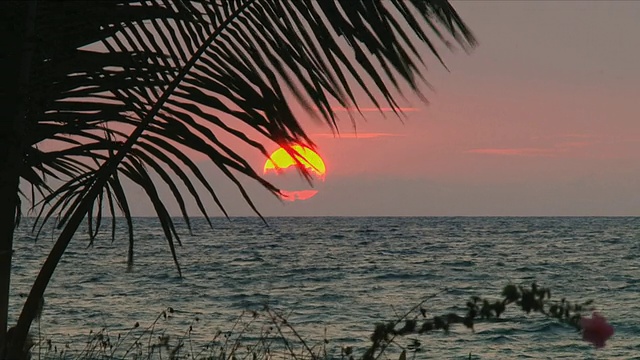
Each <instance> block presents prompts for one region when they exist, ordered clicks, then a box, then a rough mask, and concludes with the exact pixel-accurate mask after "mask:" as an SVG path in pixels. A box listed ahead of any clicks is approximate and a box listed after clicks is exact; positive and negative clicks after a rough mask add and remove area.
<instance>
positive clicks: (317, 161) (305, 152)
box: [264, 145, 327, 201]
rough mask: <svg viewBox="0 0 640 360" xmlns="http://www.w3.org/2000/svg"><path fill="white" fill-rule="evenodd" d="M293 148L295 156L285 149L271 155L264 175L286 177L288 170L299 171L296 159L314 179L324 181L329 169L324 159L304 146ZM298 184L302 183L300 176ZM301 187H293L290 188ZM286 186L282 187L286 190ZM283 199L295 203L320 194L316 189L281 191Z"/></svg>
mask: <svg viewBox="0 0 640 360" xmlns="http://www.w3.org/2000/svg"><path fill="white" fill-rule="evenodd" d="M291 148H292V149H293V151H294V154H293V156H292V155H290V154H289V153H288V152H287V150H285V149H284V148H279V149H278V150H276V151H274V152H273V153H271V156H269V158H268V159H267V161H266V162H265V164H264V174H265V175H269V174H271V173H275V174H276V175H278V176H281V175H286V173H287V172H289V171H288V170H297V169H296V168H297V165H298V164H297V163H296V159H294V157H295V158H297V160H298V162H299V165H300V166H304V167H305V168H306V169H307V171H308V172H309V173H310V174H311V175H312V178H317V179H320V180H321V181H324V178H325V174H326V172H327V169H326V167H325V165H324V161H323V160H322V157H320V155H318V153H317V152H315V151H314V150H313V149H311V148H309V147H307V146H302V145H293V146H291ZM297 180H298V181H297V183H299V182H300V176H297ZM291 186H293V187H300V186H299V185H291V184H289V187H291ZM284 187H286V186H281V188H284ZM280 192H281V194H282V197H283V199H284V200H287V201H295V200H307V199H310V198H312V197H313V196H315V195H316V194H317V193H318V190H315V189H302V190H284V189H281V190H280Z"/></svg>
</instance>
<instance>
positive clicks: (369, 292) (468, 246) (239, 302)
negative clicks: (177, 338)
mask: <svg viewBox="0 0 640 360" xmlns="http://www.w3.org/2000/svg"><path fill="white" fill-rule="evenodd" d="M266 222H267V224H265V223H264V222H263V221H262V220H260V219H258V218H232V219H231V220H228V219H223V218H215V219H212V224H213V228H210V227H209V225H208V224H207V222H206V221H205V219H195V220H193V222H192V228H193V234H189V232H188V230H187V228H186V226H185V225H184V223H182V222H180V221H178V224H179V226H178V231H179V233H180V234H182V236H181V241H182V246H178V247H177V249H176V251H177V257H178V260H179V263H180V266H181V269H182V274H183V277H182V278H180V277H179V276H178V272H177V270H176V268H175V266H174V264H173V260H172V257H171V253H170V251H169V246H168V244H167V242H166V240H165V238H164V235H163V232H162V228H161V227H160V225H159V223H158V221H157V220H156V219H153V218H137V219H135V246H134V251H135V263H134V267H133V270H132V271H130V272H128V271H127V262H126V256H127V248H128V236H127V232H126V228H125V227H124V226H125V223H124V221H119V222H118V223H117V231H116V236H115V239H114V240H113V241H112V239H111V232H110V228H109V225H108V224H106V226H105V228H104V230H103V231H102V232H101V233H100V234H99V236H98V238H96V239H95V241H94V243H93V245H92V246H88V245H89V239H88V235H85V234H84V233H83V232H80V233H79V234H78V235H77V236H76V237H75V238H74V240H73V242H72V243H71V245H70V246H69V248H68V250H67V252H66V254H65V255H64V257H63V259H62V261H61V263H60V264H59V266H58V268H57V270H56V272H55V274H54V277H53V279H52V280H51V283H50V285H49V287H48V289H47V292H46V295H45V307H44V312H43V314H42V318H41V320H40V321H39V322H38V323H36V324H34V327H33V328H34V330H33V331H32V333H33V334H34V337H35V338H36V341H46V340H47V339H48V340H51V341H52V343H53V344H58V345H57V346H60V349H62V348H63V346H64V345H63V344H67V346H69V351H73V349H72V348H73V347H74V346H76V347H77V345H78V344H80V345H82V344H84V342H85V341H87V339H88V338H89V334H90V333H93V334H95V333H96V332H100V331H101V330H102V329H106V330H104V331H107V332H109V333H110V334H111V335H112V336H113V337H114V338H115V337H116V336H117V335H116V334H123V333H126V331H128V330H127V329H130V328H132V326H134V324H135V323H136V322H139V324H140V325H141V328H144V327H146V326H148V325H149V324H151V323H152V322H153V321H154V319H155V318H156V317H157V316H158V314H160V313H161V312H162V311H163V309H166V308H167V307H171V308H172V309H174V310H175V311H174V313H173V314H169V315H170V317H169V319H164V318H161V319H160V320H159V322H158V324H157V326H158V327H162V326H165V328H166V327H168V330H166V331H167V333H169V332H171V331H175V332H181V334H182V335H184V334H187V333H189V331H188V328H189V326H192V331H191V332H190V333H189V334H188V336H189V338H190V339H191V340H192V341H193V344H195V345H192V346H196V347H197V346H200V345H202V344H204V343H206V342H207V341H210V340H211V339H212V338H213V337H214V336H215V332H216V331H217V330H218V329H219V330H222V331H229V330H230V329H231V328H232V327H233V324H234V323H235V321H236V320H237V319H238V317H239V316H240V315H241V314H242V312H243V311H244V310H260V309H263V308H264V306H265V305H267V306H269V308H270V309H273V310H274V311H280V312H283V313H284V314H285V315H286V317H287V319H288V323H289V324H291V325H292V326H294V327H295V329H296V330H297V332H298V333H299V334H300V336H301V337H303V338H305V339H307V341H308V342H309V343H310V344H316V343H317V342H322V340H323V339H327V340H328V341H329V342H328V344H324V345H323V346H326V347H327V348H328V349H329V350H328V351H329V353H330V354H334V355H335V356H336V357H339V356H340V348H341V347H345V346H351V347H353V349H354V351H355V353H356V355H358V354H360V355H361V354H362V351H364V349H365V348H366V346H367V345H369V344H370V340H369V336H370V335H371V333H372V330H373V329H374V326H375V324H376V323H380V322H387V321H391V320H395V319H397V318H398V317H399V316H401V315H402V314H403V313H404V312H406V311H407V310H409V309H411V308H412V307H413V306H415V305H416V304H418V303H419V302H420V301H422V300H423V299H425V298H427V297H430V296H432V295H433V294H436V293H439V292H442V291H443V290H445V289H447V291H446V292H442V293H441V294H439V295H437V296H435V297H434V298H432V299H430V300H428V301H427V302H426V303H425V304H424V306H423V307H424V308H425V309H426V310H427V313H428V316H432V315H440V314H446V313H448V312H451V311H454V312H458V313H460V314H462V315H463V314H464V311H465V309H464V306H465V303H466V301H467V300H468V299H469V298H470V297H471V296H473V295H478V296H482V297H488V298H494V299H498V298H500V291H501V289H502V287H503V286H505V285H507V284H509V283H513V284H522V285H525V286H530V284H531V283H533V282H534V281H535V282H536V283H538V284H539V285H541V286H545V287H549V288H551V292H552V299H553V298H555V299H560V298H562V297H566V298H567V300H570V301H581V300H589V299H592V300H593V301H594V304H595V306H596V307H597V309H598V310H599V311H600V312H601V313H602V314H603V315H604V316H605V317H607V318H608V319H609V321H610V322H611V324H612V325H613V326H614V327H615V329H616V333H615V335H614V336H613V337H612V338H611V339H610V340H609V342H608V343H607V346H606V347H605V348H604V349H599V350H595V349H594V348H593V347H592V346H590V345H589V344H588V343H586V342H583V341H582V340H581V338H580V334H579V333H577V332H576V330H574V329H573V328H571V327H570V326H567V325H564V324H560V323H558V322H557V321H555V320H552V319H548V318H546V317H544V316H543V315H540V314H530V315H527V314H524V313H522V312H521V311H519V310H517V309H515V307H514V309H513V310H509V311H507V313H506V314H505V315H503V317H504V319H503V320H502V321H498V322H496V321H493V322H478V323H477V324H475V329H474V331H471V330H469V329H467V328H465V327H464V326H462V325H457V326H454V327H452V328H451V331H450V332H449V333H448V334H445V333H442V332H433V333H429V334H423V335H410V336H408V337H405V338H399V339H397V341H398V345H399V346H406V345H407V344H408V343H409V342H412V341H414V340H415V341H418V342H419V343H420V351H419V352H417V353H415V355H416V358H424V359H455V358H459V359H468V358H469V354H471V358H476V359H478V358H479V359H632V358H636V359H640V319H639V315H640V304H639V303H640V296H639V294H640V259H639V256H640V218H597V217H596V218H553V217H549V218H497V217H487V218H485V217H479V218H473V217H443V218H423V217H401V218H394V217H354V218H348V217H317V218H312V217H299V218H267V219H266ZM56 235H57V232H52V231H51V229H50V228H49V227H45V228H44V231H43V232H42V233H41V234H40V236H39V237H38V238H37V239H35V237H34V235H33V234H32V233H31V231H30V227H29V219H26V221H25V223H24V224H23V225H22V226H21V227H20V229H19V230H18V235H17V240H16V244H15V247H16V253H15V257H14V265H13V279H12V287H13V292H14V296H13V298H12V301H13V303H12V305H13V306H12V311H11V318H12V319H14V320H15V319H16V317H17V314H18V311H19V306H18V305H19V303H20V302H21V301H24V298H23V296H24V295H25V294H26V293H28V290H29V287H30V285H31V284H32V282H33V279H34V278H35V275H36V274H37V271H38V270H39V266H40V265H41V264H42V262H43V260H44V258H45V257H46V255H47V253H48V251H49V250H50V248H51V245H52V243H53V241H54V240H55V237H56ZM412 316H413V315H412ZM196 318H197V321H196V320H195V319H196ZM243 321H244V320H243ZM237 330H238V329H235V331H237ZM262 330H264V329H262ZM248 331H258V330H248ZM154 336H155V335H154ZM255 336H260V334H256V335H255ZM69 344H70V345H69ZM198 344H200V345H198ZM81 347H82V346H80V348H81ZM398 349H399V348H398V347H396V348H395V350H391V351H392V352H391V353H393V351H398ZM39 351H41V352H42V350H39ZM413 354H414V353H413V352H411V351H410V355H411V356H413ZM392 358H397V357H392Z"/></svg>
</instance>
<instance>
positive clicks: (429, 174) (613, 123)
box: [137, 1, 640, 216]
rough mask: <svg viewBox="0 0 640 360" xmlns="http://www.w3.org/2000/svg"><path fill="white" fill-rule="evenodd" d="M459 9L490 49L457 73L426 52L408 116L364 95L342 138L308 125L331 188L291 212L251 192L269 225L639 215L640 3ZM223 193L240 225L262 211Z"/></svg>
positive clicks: (457, 57)
mask: <svg viewBox="0 0 640 360" xmlns="http://www.w3.org/2000/svg"><path fill="white" fill-rule="evenodd" d="M454 6H455V7H456V8H457V9H458V11H459V13H460V15H461V16H462V18H463V19H464V20H465V21H466V22H467V24H468V25H469V26H470V27H471V29H472V30H473V31H474V33H475V35H476V36H477V38H478V39H479V42H480V45H479V47H478V48H477V49H476V50H475V51H473V53H471V54H470V55H466V54H465V53H464V52H463V51H457V52H455V53H446V52H445V53H444V57H445V62H446V64H447V66H448V67H449V69H450V72H447V71H446V70H444V69H443V68H442V67H441V66H440V65H439V64H438V63H437V61H436V60H435V59H434V58H433V57H432V56H431V55H430V54H428V56H427V57H426V58H425V59H426V63H427V65H428V66H429V71H428V72H427V73H426V77H427V79H428V80H429V82H430V83H431V84H432V85H433V87H434V88H435V91H432V90H429V89H428V88H427V87H426V86H425V87H424V89H423V91H424V93H425V94H426V95H427V97H428V99H429V101H430V103H429V104H424V103H421V102H420V100H419V99H418V97H417V96H413V95H412V94H411V93H410V92H409V91H408V90H407V91H404V94H405V95H406V101H402V102H401V103H400V106H402V107H403V108H407V109H408V110H409V111H407V112H406V113H405V116H404V117H403V118H402V120H399V119H397V118H396V117H395V115H393V113H392V112H390V109H386V110H385V112H384V114H380V113H379V112H377V111H371V110H372V109H371V107H372V106H371V104H368V103H367V102H366V101H364V100H365V97H364V96H362V99H363V102H362V103H361V104H360V105H361V107H362V108H363V109H364V110H363V115H364V118H361V117H360V116H359V115H356V120H357V134H354V132H353V128H352V126H351V123H350V120H349V119H348V117H347V116H345V117H344V121H342V122H341V128H340V129H341V133H342V135H341V136H340V137H333V136H332V135H331V132H330V130H329V129H328V128H327V127H326V126H324V125H319V124H317V123H315V122H313V121H311V120H303V121H302V122H303V123H304V124H305V125H306V126H307V131H308V133H309V134H311V135H312V138H313V140H314V141H316V143H317V145H318V147H319V153H320V154H321V155H322V156H323V157H324V160H325V162H326V164H327V176H326V181H325V182H324V183H322V184H319V185H318V187H317V189H318V190H319V193H318V194H317V195H316V196H315V197H314V198H312V199H310V200H307V201H296V202H288V203H281V202H279V201H277V200H276V199H274V198H273V197H271V196H270V195H269V194H266V193H265V191H263V190H261V189H260V187H258V186H255V185H253V184H249V188H250V190H251V194H253V196H254V199H255V200H256V203H257V205H258V207H259V209H260V210H261V211H262V212H263V214H264V215H523V216H527V215H640V165H639V164H640V120H639V119H640V108H639V107H638V103H639V102H640V68H639V66H640V65H639V64H640V39H639V38H638V34H640V22H638V19H640V2H634V1H620V2H615V1H608V2H607V1H602V2H598V1H583V2H579V1H564V2H556V1H455V2H454ZM427 51H428V50H426V49H425V54H427ZM338 110H340V112H343V113H344V112H346V111H347V109H338ZM300 116H301V117H303V118H305V119H306V118H308V116H307V115H305V114H304V112H302V111H301V112H300ZM272 150H275V149H272ZM248 156H249V160H251V161H252V162H254V163H255V166H256V168H257V169H260V168H261V167H262V165H263V162H264V158H262V157H261V156H260V155H258V154H251V155H248ZM212 176H215V175H212ZM219 184H220V185H219V187H220V190H221V191H223V192H224V194H223V196H222V197H223V199H224V200H225V203H226V204H227V206H228V208H229V211H230V213H231V215H250V214H251V211H250V209H249V208H248V207H247V206H246V205H244V204H243V202H242V199H241V197H240V196H239V194H238V193H237V192H236V191H234V190H233V189H232V187H231V185H228V184H224V183H219ZM138 206H139V209H138V211H137V212H138V213H141V214H144V213H146V212H147V209H146V208H145V205H143V204H140V205H138Z"/></svg>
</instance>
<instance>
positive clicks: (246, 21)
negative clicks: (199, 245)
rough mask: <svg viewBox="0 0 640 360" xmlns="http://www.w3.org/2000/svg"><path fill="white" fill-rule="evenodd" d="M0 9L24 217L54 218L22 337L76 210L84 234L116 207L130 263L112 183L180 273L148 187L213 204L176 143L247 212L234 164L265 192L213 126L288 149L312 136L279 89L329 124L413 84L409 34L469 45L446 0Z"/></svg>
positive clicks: (173, 236) (387, 102) (158, 1)
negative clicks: (203, 161) (158, 230)
mask: <svg viewBox="0 0 640 360" xmlns="http://www.w3.org/2000/svg"><path fill="white" fill-rule="evenodd" d="M2 10H6V11H3V14H4V15H3V16H5V17H6V18H7V19H8V18H9V17H12V18H13V19H18V20H13V21H18V22H19V21H23V22H24V23H26V24H27V27H28V28H30V29H31V31H30V32H28V33H32V34H33V38H27V39H26V40H25V39H23V43H24V44H26V45H25V46H24V48H23V54H22V55H24V54H30V56H28V57H29V59H30V61H29V62H28V63H22V67H21V69H23V72H24V74H26V76H24V77H23V78H22V80H21V84H22V85H23V86H24V87H25V89H26V91H25V92H24V93H20V94H23V96H22V98H21V99H20V101H21V104H24V106H23V107H22V109H23V112H24V117H22V116H19V117H17V118H16V119H17V120H16V122H19V123H20V124H21V125H20V126H21V128H22V130H21V131H20V135H22V136H23V138H24V141H23V145H22V147H21V148H22V152H23V154H24V155H23V158H24V164H23V165H21V166H20V173H19V176H20V177H21V179H22V180H23V181H25V182H26V183H28V184H30V186H31V192H30V194H29V193H28V192H25V193H23V194H22V195H23V196H24V197H25V198H26V199H27V200H28V201H30V202H31V203H32V207H33V208H34V209H37V210H38V212H37V216H36V221H35V223H34V225H33V226H34V230H36V231H39V229H41V228H42V226H44V224H45V223H47V221H48V220H50V219H52V218H55V219H56V224H57V227H58V228H59V229H62V231H61V232H60V235H59V237H58V239H57V241H56V243H55V245H54V246H53V248H52V250H51V253H50V255H49V256H48V258H47V259H46V261H45V264H44V265H43V267H42V269H41V271H40V273H39V275H38V277H37V279H36V281H35V283H34V286H33V288H32V291H31V293H30V294H29V297H28V298H27V301H26V303H25V305H24V308H23V311H22V313H21V315H20V318H19V321H18V325H17V327H16V331H15V332H14V335H13V336H14V339H15V341H16V342H17V343H20V344H22V343H24V339H25V337H26V334H27V332H28V329H29V326H30V324H31V321H32V320H33V317H34V314H35V311H36V309H37V305H38V302H39V301H40V299H41V298H42V295H43V293H44V290H45V288H46V285H47V283H48V281H49V279H50V278H51V276H52V274H53V271H54V269H55V267H56V265H57V263H58V261H59V260H60V258H61V256H62V255H63V253H64V251H65V249H66V246H67V245H68V244H69V242H70V241H71V238H72V237H73V235H74V233H75V232H76V231H77V229H78V227H79V226H80V224H81V222H82V221H85V220H86V221H87V228H88V232H89V238H90V241H93V239H94V237H95V236H96V234H97V233H98V231H99V229H100V227H101V226H102V224H103V221H102V219H103V217H104V216H109V215H110V217H111V218H112V221H111V224H112V225H111V226H112V227H111V231H112V237H115V225H116V221H117V220H118V219H117V215H119V214H122V215H123V217H124V221H125V222H126V224H127V227H128V229H129V230H128V234H129V251H128V254H129V265H131V264H132V262H133V244H134V236H133V230H132V226H133V221H132V217H131V211H130V206H129V202H128V196H129V195H128V193H127V190H126V187H125V186H123V181H127V182H133V183H134V184H136V185H137V186H139V187H140V188H141V189H142V190H143V191H144V193H145V194H146V195H147V197H148V198H149V200H150V201H151V203H152V205H153V207H154V210H155V212H156V214H157V216H158V218H159V220H160V224H161V226H162V229H163V231H164V234H165V237H166V239H167V241H168V244H169V247H170V250H171V253H172V256H173V259H174V262H175V264H176V267H177V269H178V272H179V273H180V267H179V264H178V260H177V256H176V253H175V245H176V243H178V244H179V243H180V238H179V236H178V232H177V231H176V227H175V224H174V221H173V219H172V218H171V216H170V213H169V211H168V209H167V208H166V206H165V203H164V201H165V199H163V198H162V197H161V196H160V194H159V192H158V186H166V187H168V188H169V190H170V193H171V197H172V198H173V200H175V202H176V203H177V204H178V206H179V208H180V211H181V214H182V218H183V219H184V221H185V223H186V225H187V227H189V229H190V222H189V216H190V215H189V214H188V212H187V206H186V204H187V203H188V202H189V201H194V202H195V203H196V204H197V207H198V209H199V211H200V213H201V215H203V216H204V217H205V218H206V219H207V220H208V219H209V215H208V213H207V211H206V208H205V206H204V198H203V196H205V195H206V196H208V197H210V198H212V199H213V201H214V202H215V203H216V204H217V205H218V206H219V207H220V209H221V211H222V212H223V213H224V214H225V215H226V211H225V209H224V206H223V204H222V203H221V201H220V199H219V198H218V195H217V193H216V192H215V189H214V188H213V187H212V186H211V184H210V183H209V181H208V180H207V179H206V178H205V176H204V175H203V174H202V172H201V170H200V168H199V166H198V165H197V164H196V163H194V162H193V161H192V160H191V159H190V158H189V157H188V156H186V155H184V150H185V149H188V150H189V151H195V152H198V153H200V154H203V155H204V156H206V158H207V159H208V160H209V161H210V162H211V163H212V164H214V165H215V166H216V167H217V168H218V169H219V170H220V171H221V172H222V173H223V174H224V175H226V176H227V177H228V178H229V179H230V180H231V181H232V182H234V183H235V184H236V186H237V188H238V191H239V192H240V194H241V195H242V196H243V197H244V199H245V200H246V201H247V202H248V204H249V205H250V206H251V207H252V208H253V210H254V211H256V213H258V210H257V209H256V208H255V206H254V205H253V204H252V202H251V199H250V198H249V195H248V194H247V192H246V191H245V189H244V188H243V186H242V185H241V183H240V180H239V178H238V176H246V177H249V178H251V179H254V180H255V181H258V182H259V183H261V184H262V185H264V186H265V187H266V188H267V189H269V190H270V191H272V192H274V193H277V192H278V189H277V188H275V187H274V186H273V185H271V184H269V183H268V182H267V181H265V180H264V179H262V177H261V176H260V175H259V174H258V173H256V171H255V170H254V169H253V168H252V167H251V165H250V164H249V163H248V162H247V161H245V160H244V158H243V157H242V156H241V155H240V154H239V153H238V152H237V149H234V147H233V146H231V145H229V144H230V143H229V141H228V140H224V139H228V138H235V139H236V140H239V141H241V142H242V143H244V144H246V145H248V146H250V147H251V148H253V149H255V150H256V151H259V152H261V153H263V154H264V155H265V156H268V154H267V152H266V150H265V147H264V146H263V143H264V142H265V141H273V142H276V143H277V144H279V145H281V146H284V147H285V148H286V149H287V150H288V151H290V152H292V153H293V152H294V150H293V149H292V148H291V147H290V145H291V144H294V143H301V144H306V145H309V146H313V143H312V141H311V139H309V137H308V136H307V135H306V134H305V132H304V130H303V129H302V127H301V125H300V123H299V122H298V121H297V119H296V117H295V115H294V111H293V110H292V108H291V100H290V98H291V96H293V97H294V98H295V100H296V101H297V102H298V103H299V104H301V105H302V106H303V107H304V108H305V109H306V110H308V112H309V114H311V115H312V116H314V117H317V118H318V119H322V120H323V121H325V122H326V123H327V124H328V126H329V127H331V129H332V130H333V131H338V128H337V122H336V116H335V114H334V112H333V110H332V107H333V106H334V105H335V104H338V105H339V106H342V107H351V106H355V107H357V99H356V95H355V94H356V93H357V92H356V91H363V92H364V93H365V94H366V97H367V98H368V100H369V101H371V102H372V103H373V104H375V106H378V107H380V106H383V105H381V104H384V106H389V107H392V108H394V109H396V108H398V104H397V103H396V100H395V98H394V93H395V91H396V90H398V88H399V86H400V84H401V83H406V84H409V85H410V87H411V89H412V90H413V91H415V92H419V90H418V84H419V82H420V81H423V80H424V78H423V77H422V70H423V68H424V67H423V66H422V65H423V64H417V63H416V61H419V62H422V58H423V54H422V51H423V50H420V46H419V44H420V43H424V44H426V45H427V46H428V48H429V49H430V50H431V52H432V54H434V55H435V57H436V58H437V59H439V61H440V62H442V59H441V57H440V55H439V53H438V52H437V50H436V46H435V45H434V43H433V41H432V40H431V39H432V38H436V39H438V41H439V42H444V43H445V44H446V45H447V46H452V45H451V43H450V42H451V41H454V42H456V43H457V44H458V45H459V46H461V47H462V48H464V49H465V50H466V49H468V48H470V47H472V46H474V45H475V40H474V38H473V36H472V34H471V33H470V31H469V30H468V29H467V27H466V26H465V25H464V23H463V22H462V20H461V19H460V18H459V16H458V15H457V13H456V12H455V10H454V9H453V8H452V7H451V5H450V4H449V3H448V2H446V1H444V0H431V1H425V0H411V1H403V0H389V1H382V0H372V1H371V0H361V1H357V0H335V1H313V0H298V1H280V0H227V1H221V2H216V1H186V0H182V1H181V0H171V1H170V0H147V1H132V2H129V1H97V2H92V3H91V4H90V5H89V4H88V3H85V2H78V1H63V2H50V1H39V2H37V3H36V2H33V1H29V2H24V3H12V5H10V6H4V7H3V9H2ZM20 25H21V26H22V25H24V24H22V23H20ZM354 60H355V61H354ZM199 187H202V188H204V189H206V194H203V193H199V192H198V190H197V189H198V188H199ZM183 189H186V191H184V190H183ZM258 214H259V213H258ZM18 215H19V208H18V209H17V210H16V219H17V218H18ZM9 271H10V269H9ZM0 272H1V271H0ZM0 310H2V309H0ZM0 325H2V324H0Z"/></svg>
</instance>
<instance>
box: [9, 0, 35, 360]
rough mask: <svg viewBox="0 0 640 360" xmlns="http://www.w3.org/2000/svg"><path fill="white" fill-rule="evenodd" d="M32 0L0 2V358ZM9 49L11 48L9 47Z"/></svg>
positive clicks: (30, 41)
mask: <svg viewBox="0 0 640 360" xmlns="http://www.w3.org/2000/svg"><path fill="white" fill-rule="evenodd" d="M36 6H37V2H36V0H31V1H8V2H3V4H2V6H1V7H0V11H2V12H3V13H4V14H10V15H9V16H8V20H9V21H5V20H7V19H6V18H3V25H4V28H3V29H2V30H3V33H2V34H1V36H2V37H3V39H2V40H3V44H4V46H6V47H7V48H8V49H9V51H7V54H6V55H5V56H4V57H3V58H2V61H0V66H1V68H2V69H3V70H2V77H1V78H0V83H1V85H0V109H2V115H3V117H4V118H3V119H0V359H4V358H6V356H5V355H6V354H7V353H8V351H9V347H10V346H11V344H10V341H9V339H7V329H8V325H9V324H8V315H9V297H10V296H9V293H10V287H11V264H12V261H11V260H12V257H13V235H14V230H15V226H16V214H17V213H18V211H20V209H19V208H18V207H19V198H18V193H19V186H20V174H21V173H22V166H23V164H24V158H23V155H24V151H23V149H24V146H25V136H26V132H25V125H26V115H27V109H26V107H27V106H26V105H27V97H28V90H27V89H28V84H29V74H30V71H31V58H32V55H33V47H34V44H35V41H34V29H35V15H36ZM11 50H13V51H11Z"/></svg>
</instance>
